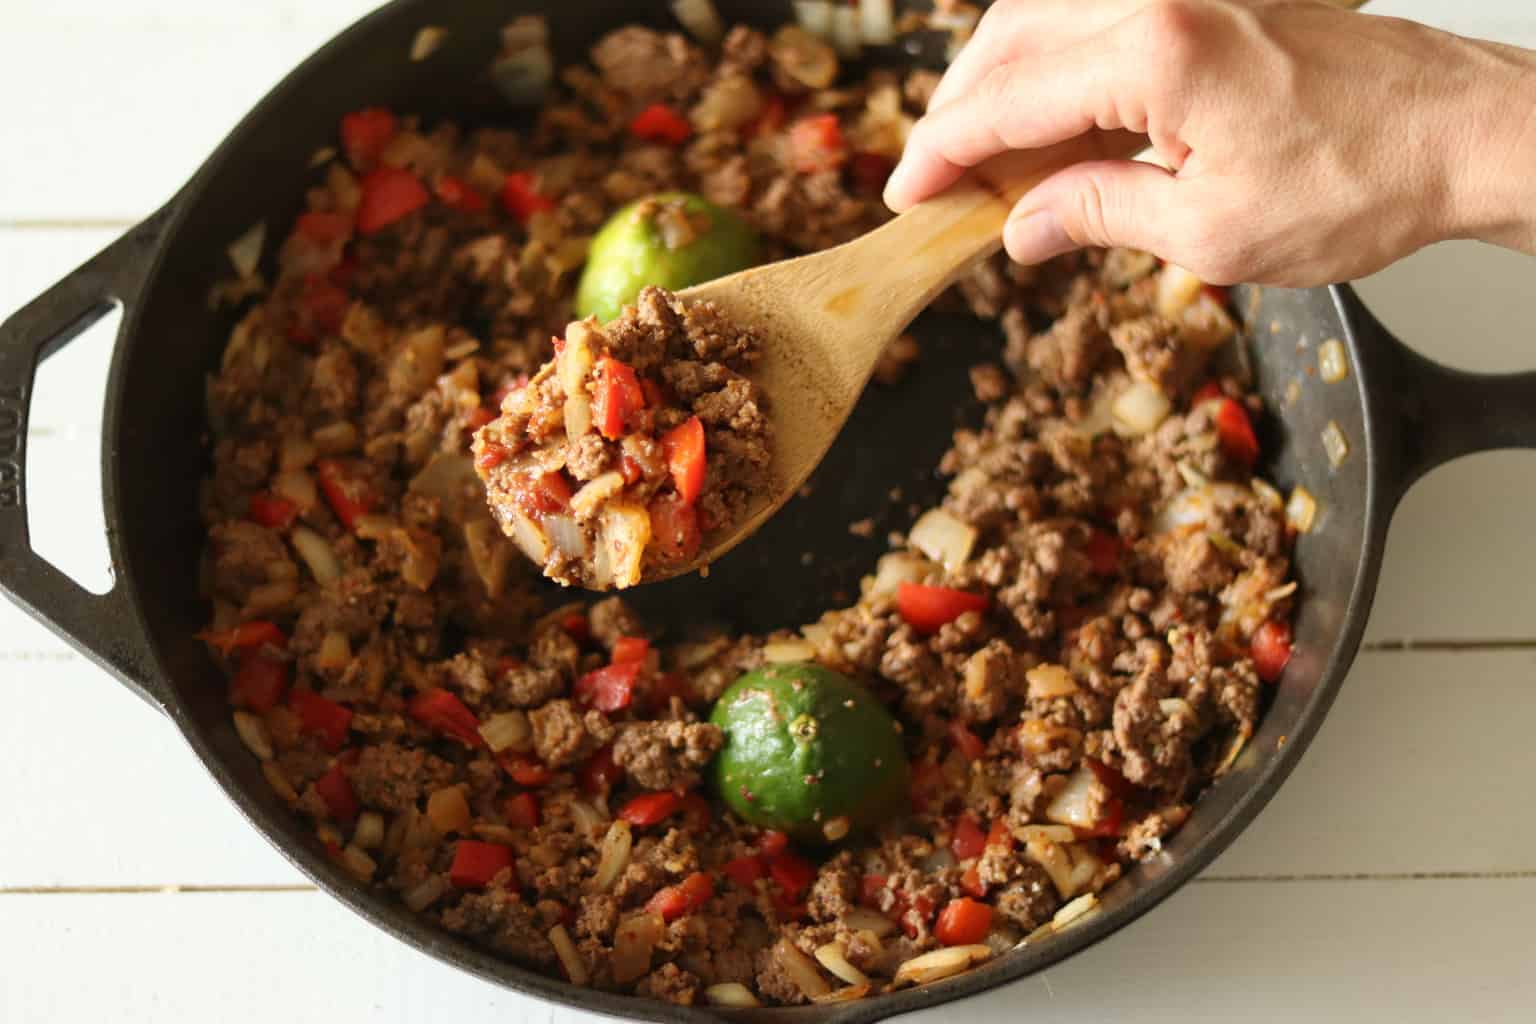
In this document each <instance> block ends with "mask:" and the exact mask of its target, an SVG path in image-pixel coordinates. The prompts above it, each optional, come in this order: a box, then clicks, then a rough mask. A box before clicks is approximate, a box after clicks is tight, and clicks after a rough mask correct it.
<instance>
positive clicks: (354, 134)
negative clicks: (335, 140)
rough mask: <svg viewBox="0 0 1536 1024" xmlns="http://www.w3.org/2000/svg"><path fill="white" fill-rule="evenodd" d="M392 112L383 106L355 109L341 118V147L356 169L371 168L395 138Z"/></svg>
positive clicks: (364, 169)
mask: <svg viewBox="0 0 1536 1024" xmlns="http://www.w3.org/2000/svg"><path fill="white" fill-rule="evenodd" d="M395 129H396V122H395V115H394V114H393V113H392V112H391V111H389V110H387V109H386V108H384V107H368V108H366V109H363V110H356V111H353V112H352V113H350V114H347V115H345V116H344V117H342V119H341V147H342V149H344V150H346V153H347V160H348V161H349V162H350V163H351V164H352V166H353V167H354V168H356V169H357V170H359V171H367V170H370V169H372V167H373V165H374V164H376V163H378V161H379V154H381V153H383V152H384V147H385V146H388V145H389V143H390V141H391V140H392V139H394V137H395Z"/></svg>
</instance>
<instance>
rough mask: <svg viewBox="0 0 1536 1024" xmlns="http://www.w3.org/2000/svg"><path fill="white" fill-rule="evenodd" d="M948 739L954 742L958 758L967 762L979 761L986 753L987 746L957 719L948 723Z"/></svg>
mask: <svg viewBox="0 0 1536 1024" xmlns="http://www.w3.org/2000/svg"><path fill="white" fill-rule="evenodd" d="M949 738H950V739H951V740H953V741H954V744H955V749H956V750H958V751H960V756H961V757H963V758H965V759H966V760H967V761H976V760H979V759H980V758H981V755H982V754H984V753H986V750H987V745H986V744H985V743H983V742H982V741H981V737H979V736H977V735H976V734H975V733H973V732H971V730H970V729H969V728H967V727H966V724H965V723H964V722H962V721H960V720H959V719H958V718H957V719H955V720H954V721H952V722H950V723H949Z"/></svg>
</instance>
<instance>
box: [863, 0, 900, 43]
mask: <svg viewBox="0 0 1536 1024" xmlns="http://www.w3.org/2000/svg"><path fill="white" fill-rule="evenodd" d="M859 35H860V37H861V38H863V40H864V42H865V43H866V44H867V45H869V46H889V45H890V44H891V43H893V42H895V41H896V17H895V14H894V12H893V11H892V4H891V0H859Z"/></svg>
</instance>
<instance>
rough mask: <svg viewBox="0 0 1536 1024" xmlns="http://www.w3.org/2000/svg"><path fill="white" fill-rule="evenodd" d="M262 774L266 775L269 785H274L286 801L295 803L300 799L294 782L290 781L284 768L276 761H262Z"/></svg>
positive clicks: (277, 792) (280, 796)
mask: <svg viewBox="0 0 1536 1024" xmlns="http://www.w3.org/2000/svg"><path fill="white" fill-rule="evenodd" d="M261 774H262V775H264V776H265V777H266V780H267V785H269V786H271V787H272V792H274V793H276V794H277V795H278V797H279V798H281V799H282V801H283V802H284V803H288V804H294V803H298V801H299V794H298V793H297V792H296V791H295V790H294V788H293V783H291V782H289V781H288V776H287V775H284V774H283V769H282V768H281V767H280V766H279V765H278V763H277V762H276V761H263V762H261Z"/></svg>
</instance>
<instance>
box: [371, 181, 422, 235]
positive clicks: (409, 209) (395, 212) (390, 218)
mask: <svg viewBox="0 0 1536 1024" xmlns="http://www.w3.org/2000/svg"><path fill="white" fill-rule="evenodd" d="M362 187H363V195H362V198H361V199H360V200H359V201H358V204H357V230H358V231H359V232H360V233H362V234H365V235H372V234H377V233H378V232H380V231H383V230H384V229H385V228H387V227H389V226H390V225H391V224H394V223H395V222H396V221H399V220H401V219H403V218H405V217H408V216H410V215H411V214H413V213H415V212H416V211H417V210H419V209H421V208H422V207H423V206H426V205H427V203H429V202H431V201H432V196H431V194H430V193H429V192H428V191H427V186H425V185H423V184H422V183H421V179H420V178H418V177H416V175H414V174H412V173H411V172H410V171H407V170H404V169H402V168H399V167H380V168H379V169H378V170H376V171H373V172H371V173H370V174H369V175H368V176H367V177H366V178H364V179H363V184H362Z"/></svg>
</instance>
